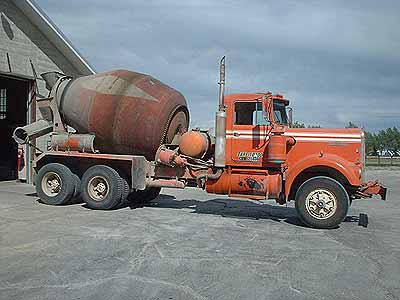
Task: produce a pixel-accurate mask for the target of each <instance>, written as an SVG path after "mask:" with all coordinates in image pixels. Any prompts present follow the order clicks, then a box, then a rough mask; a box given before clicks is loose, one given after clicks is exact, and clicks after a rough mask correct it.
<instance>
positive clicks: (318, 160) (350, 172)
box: [284, 154, 361, 197]
mask: <svg viewBox="0 0 400 300" xmlns="http://www.w3.org/2000/svg"><path fill="white" fill-rule="evenodd" d="M311 167H328V168H332V169H335V170H336V171H338V172H340V173H341V174H342V175H343V176H344V177H345V178H346V179H347V181H348V182H349V183H350V184H351V185H353V186H360V185H361V175H360V173H359V170H360V167H359V166H358V165H356V164H355V163H352V162H349V161H347V160H344V159H343V158H341V157H340V156H337V155H334V154H324V155H323V156H322V157H320V156H315V154H314V155H309V156H306V157H304V158H303V159H302V160H301V161H299V162H298V163H297V164H295V165H293V164H290V163H289V164H288V168H287V169H286V171H285V173H284V175H285V194H286V197H288V196H289V193H290V189H291V187H292V184H293V182H294V180H295V179H296V177H297V176H298V175H299V174H300V173H301V172H303V171H304V170H306V169H308V168H311Z"/></svg>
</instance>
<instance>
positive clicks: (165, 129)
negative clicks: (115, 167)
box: [52, 70, 189, 159]
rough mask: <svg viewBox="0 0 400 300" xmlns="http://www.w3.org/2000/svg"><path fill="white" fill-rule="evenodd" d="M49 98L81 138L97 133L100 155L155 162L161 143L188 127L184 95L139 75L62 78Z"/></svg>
mask: <svg viewBox="0 0 400 300" xmlns="http://www.w3.org/2000/svg"><path fill="white" fill-rule="evenodd" d="M52 93H53V94H54V95H55V98H56V101H57V103H58V107H59V111H60V113H61V116H62V119H63V121H64V122H65V123H66V124H68V125H69V126H71V127H73V128H74V129H76V130H77V131H78V132H79V133H92V134H95V135H96V139H95V143H96V144H95V145H96V147H97V149H99V150H100V151H101V152H108V153H118V154H140V155H144V156H145V157H146V158H147V159H154V155H155V153H156V151H157V148H158V147H159V146H160V144H162V143H170V142H171V141H172V139H173V138H174V136H175V134H177V133H184V132H186V131H187V128H188V124H189V113H188V109H187V104H186V100H185V98H184V97H183V95H182V94H181V93H179V92H178V91H176V90H174V89H173V88H171V87H169V86H167V85H165V84H163V83H162V82H160V81H158V80H157V79H155V78H153V77H151V76H149V75H145V74H141V73H136V72H131V71H125V70H117V71H111V72H106V73H100V74H96V75H90V76H84V77H79V78H76V79H66V80H63V81H61V83H60V84H58V85H55V86H54V87H53V91H52Z"/></svg>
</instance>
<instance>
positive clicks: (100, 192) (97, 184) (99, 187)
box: [88, 176, 110, 201]
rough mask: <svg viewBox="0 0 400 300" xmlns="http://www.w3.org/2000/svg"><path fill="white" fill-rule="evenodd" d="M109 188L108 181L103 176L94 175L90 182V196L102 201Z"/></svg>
mask: <svg viewBox="0 0 400 300" xmlns="http://www.w3.org/2000/svg"><path fill="white" fill-rule="evenodd" d="M109 190H110V187H109V184H108V181H107V180H106V179H105V178H104V177H102V176H96V177H93V178H92V179H91V180H90V181H89V183H88V192H89V196H90V197H91V198H92V199H93V200H95V201H102V200H103V199H104V198H105V197H107V195H108V192H109Z"/></svg>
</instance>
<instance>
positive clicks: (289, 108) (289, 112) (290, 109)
mask: <svg viewBox="0 0 400 300" xmlns="http://www.w3.org/2000/svg"><path fill="white" fill-rule="evenodd" d="M287 110H288V117H289V120H288V122H289V127H293V108H291V107H289V106H288V107H287Z"/></svg>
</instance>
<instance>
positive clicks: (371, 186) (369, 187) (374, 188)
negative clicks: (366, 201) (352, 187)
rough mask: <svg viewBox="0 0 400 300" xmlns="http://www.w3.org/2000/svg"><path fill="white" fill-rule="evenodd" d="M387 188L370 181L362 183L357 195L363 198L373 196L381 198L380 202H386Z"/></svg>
mask: <svg viewBox="0 0 400 300" xmlns="http://www.w3.org/2000/svg"><path fill="white" fill-rule="evenodd" d="M386 192H387V188H386V187H384V186H383V185H381V184H380V183H379V182H378V181H370V182H368V183H364V184H363V185H362V186H360V187H359V189H358V190H357V194H358V195H359V196H361V197H364V198H371V197H372V196H373V195H379V196H381V199H382V200H386Z"/></svg>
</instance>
